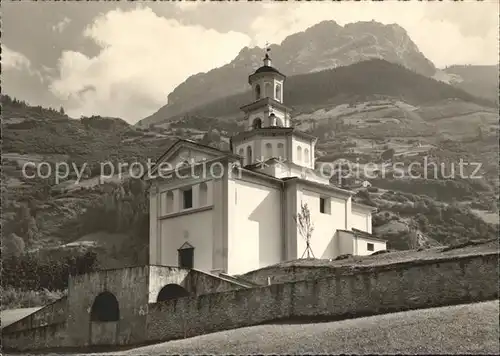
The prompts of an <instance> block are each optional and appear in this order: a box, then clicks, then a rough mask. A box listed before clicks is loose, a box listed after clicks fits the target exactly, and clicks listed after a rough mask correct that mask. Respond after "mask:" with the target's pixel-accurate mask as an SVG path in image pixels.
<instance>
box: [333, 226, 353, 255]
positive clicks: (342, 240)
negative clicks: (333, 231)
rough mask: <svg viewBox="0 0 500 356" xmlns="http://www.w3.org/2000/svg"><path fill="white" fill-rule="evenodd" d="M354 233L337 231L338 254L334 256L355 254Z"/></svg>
mask: <svg viewBox="0 0 500 356" xmlns="http://www.w3.org/2000/svg"><path fill="white" fill-rule="evenodd" d="M353 237H354V236H353V235H352V234H350V233H348V232H344V231H337V235H336V238H337V246H338V250H337V254H336V255H335V256H334V257H337V256H340V255H345V254H350V255H354V239H353Z"/></svg>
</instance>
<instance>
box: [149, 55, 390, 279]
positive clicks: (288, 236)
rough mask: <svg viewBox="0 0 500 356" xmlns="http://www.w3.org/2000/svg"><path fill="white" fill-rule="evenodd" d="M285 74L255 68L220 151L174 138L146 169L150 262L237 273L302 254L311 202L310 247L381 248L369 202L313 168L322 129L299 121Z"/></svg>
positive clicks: (319, 251) (328, 254) (331, 254)
mask: <svg viewBox="0 0 500 356" xmlns="http://www.w3.org/2000/svg"><path fill="white" fill-rule="evenodd" d="M285 80H286V77H285V75H283V74H282V73H280V72H279V71H278V70H277V69H275V68H274V67H272V65H271V60H270V58H269V56H268V54H266V56H265V59H264V65H263V66H261V67H260V68H258V69H257V70H256V71H255V72H254V73H253V74H251V75H250V76H249V84H250V86H251V87H252V92H253V95H254V101H253V102H251V103H249V104H248V105H245V106H244V107H242V108H241V109H242V111H243V112H244V113H245V123H246V128H245V130H244V131H242V132H240V133H239V134H237V135H235V136H233V137H232V138H231V145H230V146H231V150H230V151H222V150H218V149H215V148H213V147H208V146H204V145H201V144H198V143H195V142H192V141H188V140H178V141H177V142H176V143H175V144H174V145H172V146H171V147H170V149H169V150H168V151H167V152H165V154H164V155H163V156H162V157H161V158H160V159H159V160H158V162H157V163H156V165H155V168H154V169H153V170H152V172H151V174H150V176H149V177H148V178H147V179H148V180H150V181H151V189H150V244H149V246H150V264H157V265H169V266H179V267H182V268H195V269H198V270H202V271H206V272H210V273H214V274H219V273H225V274H229V275H239V274H244V273H246V272H249V271H252V270H256V269H259V268H263V267H266V266H269V265H273V264H276V263H279V262H282V261H287V260H293V259H297V258H301V257H302V256H303V255H304V252H305V250H306V247H307V246H306V240H305V238H304V237H303V236H302V235H301V232H300V230H299V228H298V224H297V221H296V217H297V214H299V213H300V212H301V208H302V207H303V206H304V205H307V207H308V209H309V214H310V221H311V222H312V225H313V227H314V229H313V232H312V236H311V238H310V251H311V252H312V255H311V256H314V257H315V258H327V259H330V258H335V257H337V256H339V255H344V254H352V255H367V254H371V253H373V252H376V251H380V250H385V249H386V242H385V241H384V240H380V239H378V238H376V237H375V236H373V235H372V222H371V218H372V216H371V215H372V212H373V208H372V207H369V206H364V205H360V204H356V203H354V202H353V201H352V196H353V194H354V193H353V192H351V191H348V190H344V189H340V188H338V187H335V186H333V185H332V184H330V181H329V177H323V176H322V175H321V174H320V172H318V171H317V170H315V167H316V163H315V145H316V142H317V139H316V137H314V136H311V135H309V134H307V133H305V132H301V131H299V130H297V129H295V128H294V127H293V126H292V123H291V116H290V113H291V109H290V108H288V107H287V106H286V105H285V104H284V103H283V88H284V83H285Z"/></svg>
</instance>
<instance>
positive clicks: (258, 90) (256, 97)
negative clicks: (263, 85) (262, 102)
mask: <svg viewBox="0 0 500 356" xmlns="http://www.w3.org/2000/svg"><path fill="white" fill-rule="evenodd" d="M259 99H260V85H259V84H257V85H256V86H255V100H259Z"/></svg>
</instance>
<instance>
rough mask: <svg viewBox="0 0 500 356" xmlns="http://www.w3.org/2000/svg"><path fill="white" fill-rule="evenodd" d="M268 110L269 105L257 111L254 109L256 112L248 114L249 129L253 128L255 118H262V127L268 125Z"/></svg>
mask: <svg viewBox="0 0 500 356" xmlns="http://www.w3.org/2000/svg"><path fill="white" fill-rule="evenodd" d="M267 110H268V109H267V107H263V108H260V109H258V110H257V111H254V112H252V113H249V114H248V129H249V130H251V129H253V120H255V119H256V118H260V119H261V120H262V127H265V126H267V120H268V118H267V117H268V116H269V115H266V114H265V111H267Z"/></svg>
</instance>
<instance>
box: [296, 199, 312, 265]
mask: <svg viewBox="0 0 500 356" xmlns="http://www.w3.org/2000/svg"><path fill="white" fill-rule="evenodd" d="M294 220H295V222H296V223H297V227H298V229H299V233H300V235H301V236H302V237H303V238H304V240H306V249H305V251H304V253H303V254H302V257H301V258H304V255H306V254H307V258H310V257H311V255H312V257H313V258H315V257H314V253H313V251H312V249H311V237H312V233H313V231H314V224H313V223H312V221H311V212H310V211H309V207H308V206H307V204H305V203H302V202H301V203H300V213H298V214H297V215H295V216H294Z"/></svg>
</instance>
